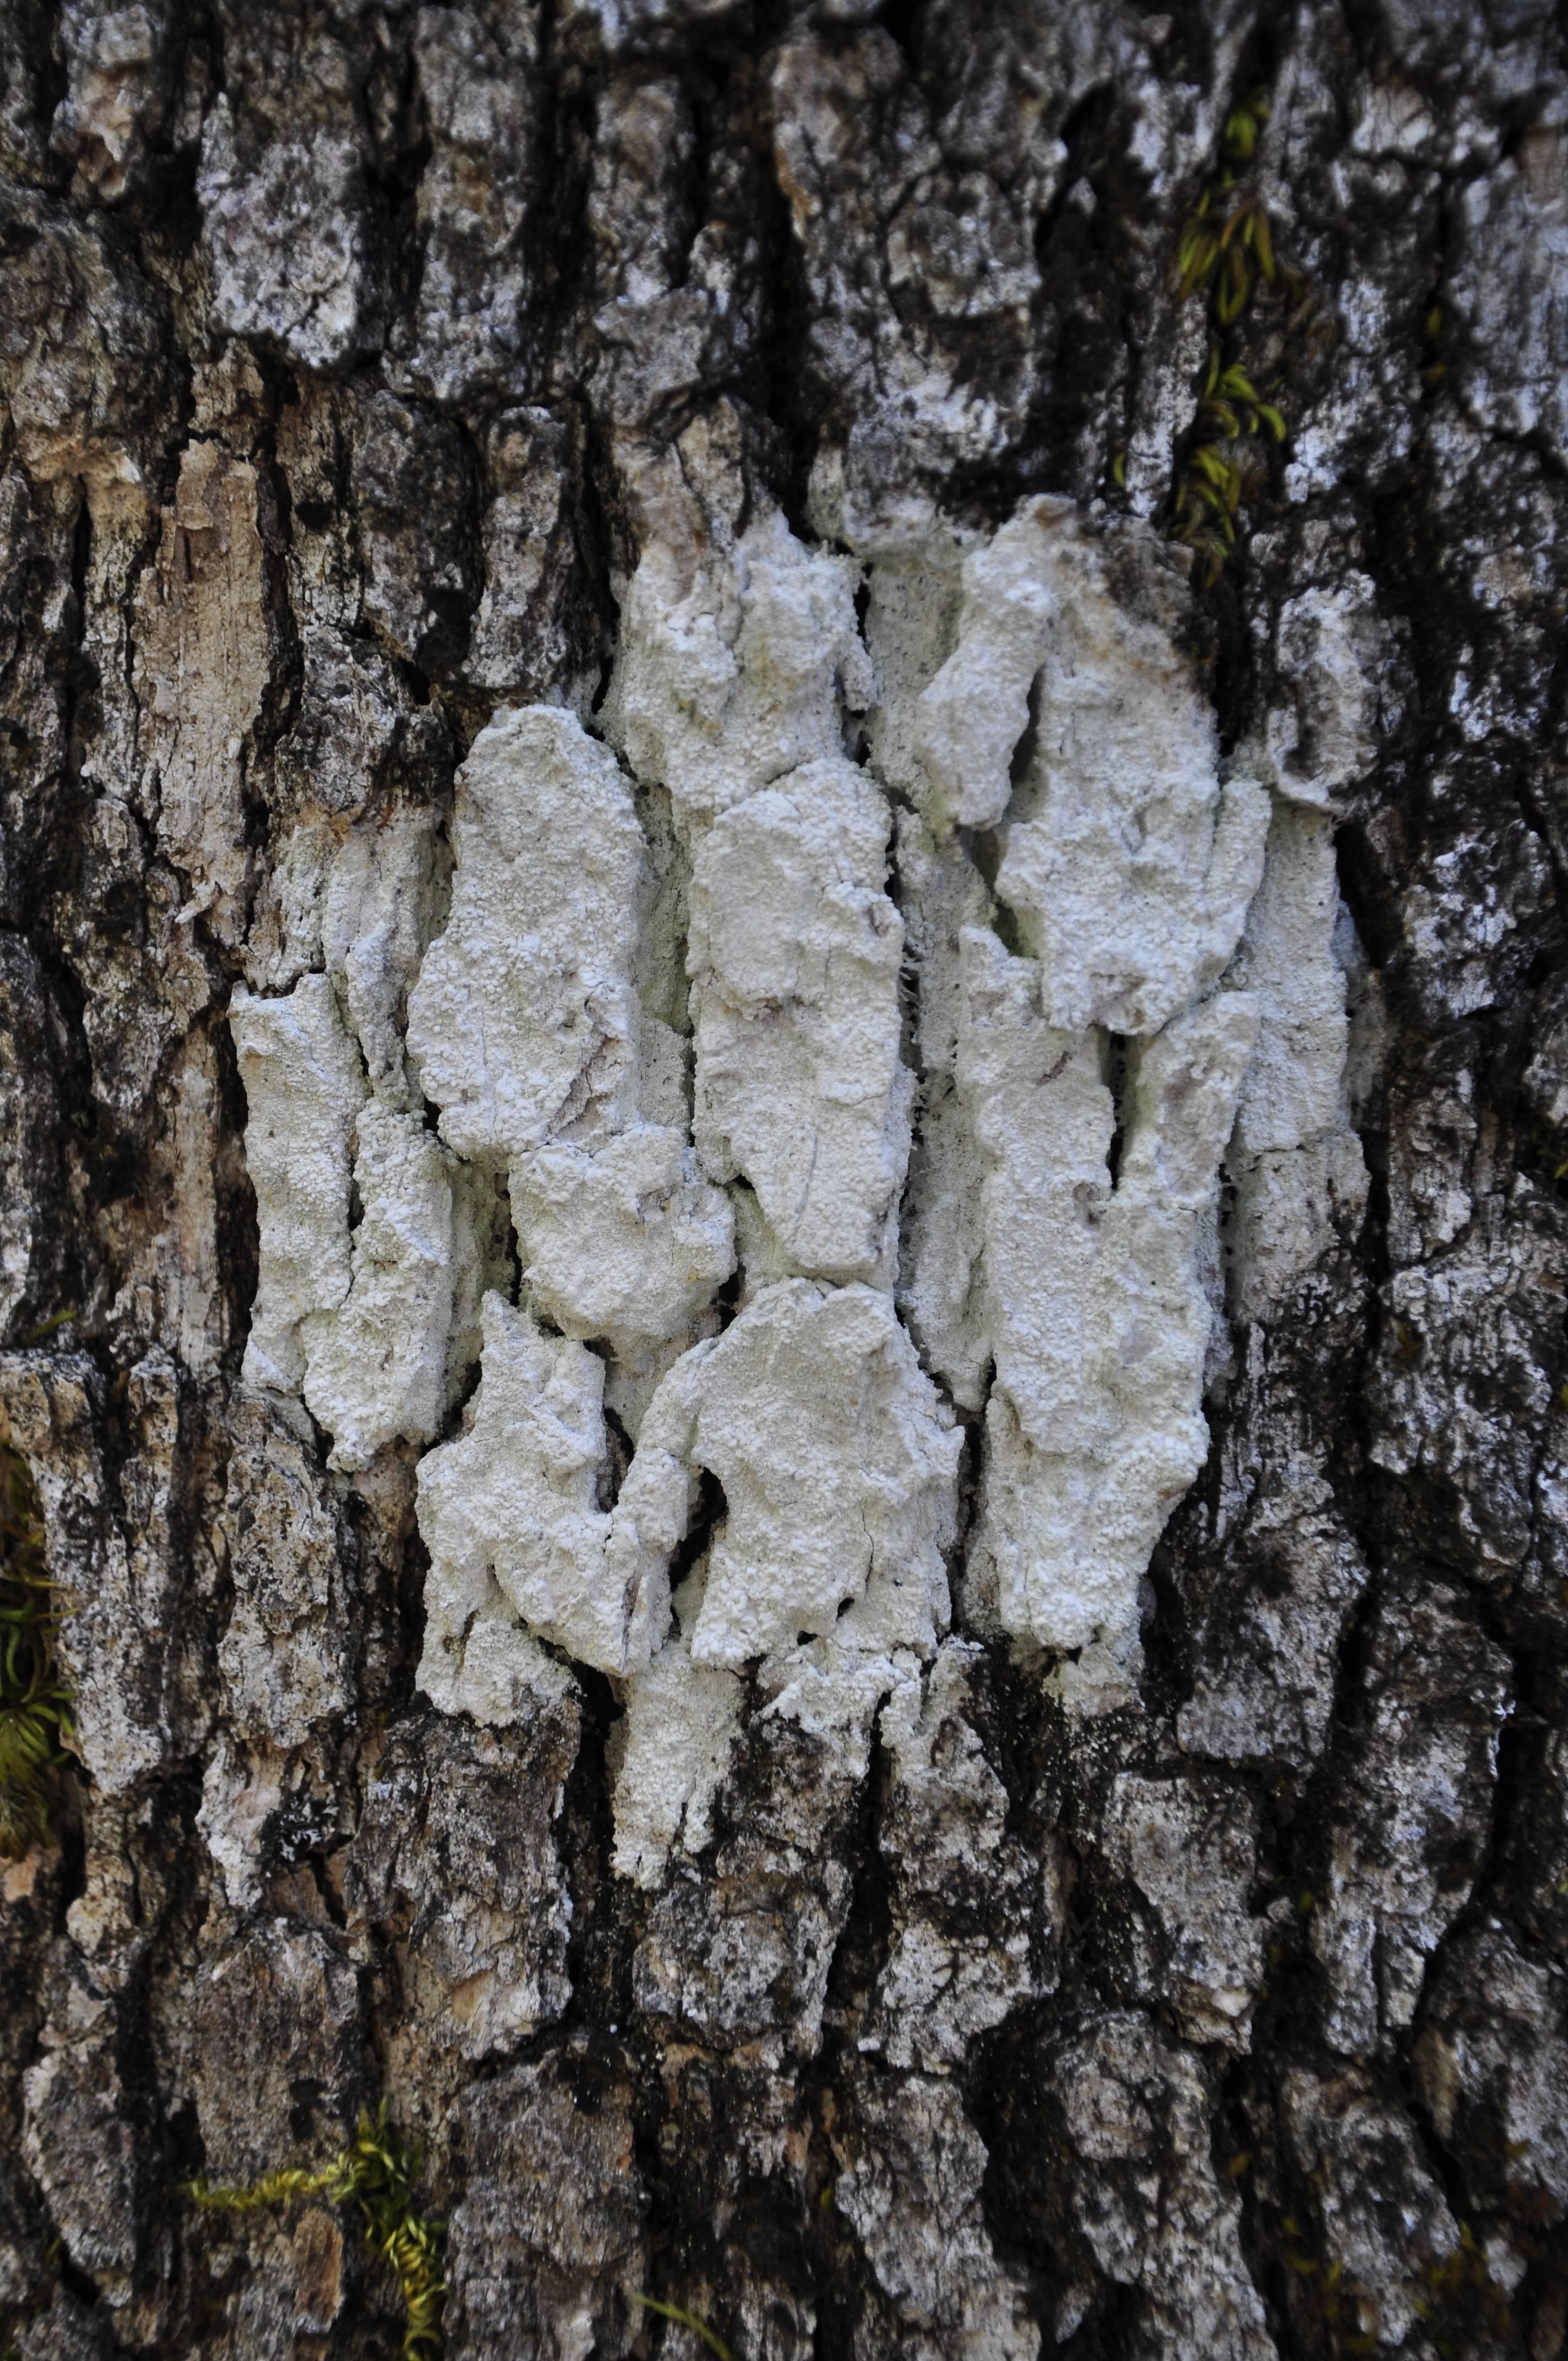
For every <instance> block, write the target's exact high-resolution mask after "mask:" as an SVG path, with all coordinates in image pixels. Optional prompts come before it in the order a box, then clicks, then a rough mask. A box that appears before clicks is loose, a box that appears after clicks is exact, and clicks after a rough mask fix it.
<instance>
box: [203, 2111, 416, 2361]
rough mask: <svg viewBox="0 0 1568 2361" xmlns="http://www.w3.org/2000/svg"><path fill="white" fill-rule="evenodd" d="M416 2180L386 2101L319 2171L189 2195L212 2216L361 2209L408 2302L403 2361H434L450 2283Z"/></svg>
mask: <svg viewBox="0 0 1568 2361" xmlns="http://www.w3.org/2000/svg"><path fill="white" fill-rule="evenodd" d="M418 2175H419V2158H418V2156H417V2154H416V2153H415V2151H414V2150H413V2149H412V2148H411V2147H410V2146H409V2144H408V2142H407V2141H406V2140H404V2139H403V2138H402V2137H401V2136H400V2135H399V2134H398V2133H397V2132H396V2131H394V2130H393V2129H392V2127H391V2125H389V2123H388V2120H387V2109H386V2103H385V2102H384V2101H383V2103H382V2104H381V2105H380V2107H379V2108H378V2110H377V2112H376V2114H374V2115H370V2114H361V2116H360V2118H359V2128H358V2130H357V2131H356V2134H355V2136H354V2139H353V2141H352V2142H351V2144H350V2145H349V2146H348V2147H345V2149H344V2150H343V2152H342V2154H341V2155H340V2156H336V2157H334V2158H333V2160H332V2162H331V2163H330V2164H328V2165H323V2166H322V2167H321V2168H320V2169H318V2170H316V2171H309V2170H307V2169H305V2168H304V2167H303V2166H301V2165H286V2166H284V2167H283V2168H282V2169H281V2170H280V2171H278V2172H269V2173H267V2174H266V2175H264V2177H263V2178H262V2179H261V2180H258V2181H255V2182H253V2183H252V2185H251V2186H250V2187H249V2188H247V2189H236V2188H225V2187H222V2186H219V2185H217V2184H214V2182H212V2181H208V2180H192V2181H191V2182H189V2183H188V2184H187V2187H186V2191H185V2193H186V2195H187V2196H188V2197H189V2198H191V2199H192V2202H193V2203H195V2204H197V2205H200V2206H203V2207H204V2208H206V2209H207V2210H208V2211H210V2212H221V2213H268V2212H271V2211H273V2210H274V2209H276V2208H277V2207H280V2206H286V2205H294V2204H298V2203H299V2202H301V2200H302V2199H303V2198H307V2197H324V2198H325V2199H326V2201H327V2202H328V2203H329V2204H331V2205H347V2204H350V2203H353V2204H355V2205H356V2206H357V2207H358V2208H359V2218H360V2222H361V2224H362V2226H363V2228H364V2232H365V2243H366V2245H367V2246H368V2247H369V2249H370V2251H371V2253H372V2254H373V2255H374V2256H375V2257H376V2258H377V2259H378V2261H379V2262H383V2263H385V2264H386V2265H387V2267H388V2268H389V2270H390V2271H391V2273H392V2276H393V2277H394V2279H396V2280H397V2282H398V2289H399V2292H400V2295H401V2297H402V2300H403V2311H404V2313H405V2315H406V2317H407V2323H408V2325H407V2328H406V2331H405V2333H404V2336H403V2341H402V2345H401V2348H400V2349H401V2352H402V2355H403V2356H404V2361H435V2356H438V2355H439V2354H440V2353H441V2351H442V2334H441V2314H442V2309H443V2306H444V2302H445V2300H446V2283H445V2281H444V2279H443V2278H442V2276H441V2225H440V2224H438V2223H436V2222H433V2221H432V2220H430V2219H429V2218H428V2217H427V2216H426V2215H424V2214H422V2213H420V2211H419V2210H418V2207H417V2205H416V2203H415V2183H416V2181H417V2180H418Z"/></svg>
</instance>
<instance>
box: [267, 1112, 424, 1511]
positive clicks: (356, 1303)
mask: <svg viewBox="0 0 1568 2361" xmlns="http://www.w3.org/2000/svg"><path fill="white" fill-rule="evenodd" d="M356 1131H357V1137H358V1149H357V1153H356V1157H355V1159H354V1179H355V1185H356V1188H357V1190H358V1191H359V1197H360V1202H361V1204H362V1206H363V1209H364V1210H363V1213H362V1215H361V1218H360V1222H359V1226H358V1228H357V1229H356V1231H355V1233H354V1270H353V1279H352V1281H351V1283H350V1286H349V1290H348V1294H347V1297H346V1299H345V1301H344V1303H343V1305H342V1306H341V1308H340V1309H339V1310H337V1311H335V1312H317V1313H313V1314H312V1315H310V1316H309V1317H307V1318H306V1319H305V1320H304V1321H303V1322H302V1323H301V1334H302V1339H303V1342H304V1346H305V1356H306V1362H307V1369H306V1376H305V1385H304V1394H305V1400H306V1402H307V1403H308V1405H309V1407H310V1410H311V1411H312V1414H313V1416H314V1417H315V1418H316V1419H317V1420H319V1422H320V1423H321V1424H322V1425H323V1426H324V1427H325V1428H326V1430H327V1432H328V1433H329V1434H331V1435H332V1437H333V1450H332V1455H331V1457H330V1459H329V1461H328V1465H329V1466H333V1467H342V1468H345V1469H350V1470H353V1469H357V1468H361V1467H367V1466H369V1464H370V1462H371V1460H372V1459H374V1457H375V1455H376V1454H377V1453H378V1451H379V1450H381V1449H382V1447H383V1446H384V1445H385V1444H389V1443H391V1442H392V1441H394V1440H395V1439H396V1438H397V1437H399V1436H402V1437H404V1438H406V1439H407V1440H408V1441H410V1442H414V1443H429V1442H430V1441H431V1440H432V1438H433V1435H434V1434H435V1433H436V1430H437V1428H438V1427H439V1426H440V1424H441V1420H442V1416H443V1413H444V1411H445V1408H446V1380H447V1337H448V1333H449V1331H450V1329H451V1325H452V1232H453V1222H452V1182H451V1179H450V1177H449V1173H448V1169H447V1167H448V1159H447V1156H446V1153H445V1151H444V1149H443V1148H442V1146H441V1143H440V1141H439V1140H437V1139H436V1138H435V1137H433V1135H432V1134H431V1133H430V1132H428V1131H427V1130H426V1129H425V1127H424V1124H423V1121H422V1118H421V1117H420V1116H419V1115H400V1114H398V1113H397V1112H396V1111H395V1110H394V1109H393V1108H391V1107H388V1106H385V1105H383V1104H381V1103H380V1102H379V1101H378V1100H373V1101H372V1102H371V1104H369V1105H368V1106H366V1107H363V1108H361V1110H360V1114H359V1119H358V1123H357V1126H356Z"/></svg>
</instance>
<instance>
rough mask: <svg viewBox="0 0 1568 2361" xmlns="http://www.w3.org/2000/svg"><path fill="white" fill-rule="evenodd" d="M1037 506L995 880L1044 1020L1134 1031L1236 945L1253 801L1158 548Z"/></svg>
mask: <svg viewBox="0 0 1568 2361" xmlns="http://www.w3.org/2000/svg"><path fill="white" fill-rule="evenodd" d="M1041 505H1042V504H1036V508H1035V509H1034V510H1032V511H1027V512H1026V516H1027V518H1028V521H1029V522H1030V524H1031V525H1032V527H1033V529H1034V530H1035V531H1036V533H1037V534H1038V535H1039V537H1040V538H1041V539H1042V540H1043V542H1044V544H1045V548H1044V550H1043V551H1041V552H1040V553H1039V555H1038V556H1037V558H1036V564H1037V565H1043V566H1044V568H1045V570H1046V575H1047V581H1048V582H1049V584H1050V588H1051V613H1050V617H1049V624H1048V628H1047V629H1046V630H1045V631H1042V632H1041V634H1040V637H1039V640H1038V642H1037V643H1036V657H1037V670H1036V675H1035V679H1034V696H1035V700H1036V714H1037V720H1036V737H1035V743H1034V749H1033V753H1032V756H1031V758H1030V760H1029V763H1028V765H1027V768H1026V770H1025V774H1024V777H1023V779H1022V780H1021V782H1020V784H1019V787H1018V792H1017V794H1016V796H1015V797H1014V802H1013V805H1012V808H1011V813H1010V816H1009V818H1008V822H1007V826H1006V828H1005V830H1004V832H1003V843H1004V847H1005V849H1004V851H1003V859H1002V865H1001V868H1000V869H999V871H998V873H997V879H996V890H997V893H998V895H999V896H1000V897H1001V899H1002V900H1003V902H1005V903H1006V904H1007V906H1008V907H1009V908H1010V909H1011V910H1012V912H1013V914H1014V918H1015V919H1016V921H1017V925H1018V932H1019V936H1020V939H1021V940H1022V943H1023V946H1024V949H1025V950H1026V951H1027V952H1029V954H1030V955H1031V956H1032V957H1034V958H1036V959H1037V960H1038V961H1039V962H1040V994H1041V1005H1042V1007H1043V1008H1044V1010H1045V1013H1046V1016H1047V1018H1048V1019H1049V1020H1050V1022H1051V1023H1052V1024H1053V1025H1058V1026H1062V1027H1068V1028H1070V1029H1073V1030H1077V1029H1079V1028H1080V1027H1084V1026H1087V1025H1102V1026H1105V1027H1107V1028H1108V1029H1109V1030H1110V1031H1112V1032H1113V1033H1123V1034H1136V1035H1147V1034H1151V1033H1154V1032H1157V1030H1158V1028H1159V1027H1161V1026H1162V1025H1165V1024H1167V1023H1168V1022H1169V1020H1170V1019H1171V1018H1172V1017H1173V1016H1179V1014H1180V1012H1181V1011H1182V1010H1183V1009H1184V1008H1187V1007H1190V1005H1191V1004H1192V1002H1193V1001H1194V1000H1196V999H1197V998H1199V997H1200V995H1201V994H1203V993H1205V992H1208V991H1209V990H1211V989H1212V986H1213V985H1214V983H1216V982H1217V981H1218V979H1219V976H1220V974H1221V972H1222V970H1223V967H1224V965H1225V962H1226V961H1227V960H1228V959H1229V958H1230V956H1231V953H1232V951H1233V950H1234V948H1235V944H1236V939H1237V937H1238V936H1239V935H1240V933H1241V930H1242V925H1243V922H1244V920H1245V917H1246V910H1247V904H1248V903H1249V902H1250V900H1251V899H1252V896H1253V895H1254V894H1255V891H1256V889H1257V882H1258V879H1259V877H1260V875H1261V874H1262V871H1263V854H1264V840H1265V838H1266V834H1267V830H1268V814H1269V802H1268V797H1267V796H1266V794H1265V792H1264V791H1263V789H1262V788H1260V787H1258V786H1256V785H1255V784H1254V783H1253V782H1252V781H1250V780H1247V779H1243V778H1233V779H1232V780H1230V781H1229V782H1228V784H1226V785H1221V781H1220V775H1219V745H1218V737H1217V732H1216V729H1215V722H1214V714H1213V708H1212V705H1211V704H1210V702H1209V699H1208V697H1207V696H1206V695H1205V694H1204V691H1203V686H1202V683H1201V678H1200V676H1199V673H1198V668H1197V666H1196V664H1194V663H1193V661H1192V659H1191V658H1190V656H1189V655H1187V654H1186V653H1184V652H1183V650H1182V649H1181V648H1180V647H1179V644H1178V642H1177V640H1176V637H1175V634H1174V631H1173V629H1172V622H1173V620H1174V616H1173V609H1174V607H1175V598H1174V595H1173V593H1174V589H1175V586H1174V584H1173V582H1172V581H1171V578H1170V577H1169V574H1168V564H1169V560H1168V554H1167V553H1166V552H1165V551H1164V550H1162V549H1160V547H1159V545H1158V544H1157V543H1156V542H1155V541H1154V538H1153V536H1152V534H1151V535H1143V536H1132V535H1129V536H1128V537H1127V538H1126V540H1125V542H1124V543H1123V542H1116V541H1112V542H1109V543H1106V544H1100V543H1096V542H1094V541H1092V540H1091V539H1089V538H1088V537H1087V536H1086V535H1084V534H1082V533H1079V532H1078V531H1076V530H1075V529H1073V528H1072V526H1071V525H1070V524H1069V522H1068V520H1067V519H1065V518H1062V517H1060V516H1059V515H1052V514H1050V513H1049V512H1048V511H1047V513H1045V514H1042V513H1041ZM1024 526H1025V518H1020V519H1019V520H1018V521H1017V522H1015V523H1014V525H1012V526H1009V527H1008V528H1006V532H1007V533H1020V532H1022V530H1023V529H1024ZM1003 538H1004V535H1003V534H998V536H997V545H999V544H1001V542H1002V541H1003ZM1118 594H1120V595H1118ZM1018 604H1019V601H1018V599H1017V598H1016V596H1015V597H1014V608H1016V607H1017V606H1018ZM1011 628H1012V629H1013V630H1014V632H1021V631H1022V626H1021V624H1019V623H1018V622H1017V621H1016V620H1014V622H1013V623H1012V626H1011ZM962 648H963V642H961V641H960V642H959V653H960V654H961V653H962Z"/></svg>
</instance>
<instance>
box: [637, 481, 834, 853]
mask: <svg viewBox="0 0 1568 2361" xmlns="http://www.w3.org/2000/svg"><path fill="white" fill-rule="evenodd" d="M858 571H859V569H858V567H857V566H855V565H854V563H853V562H852V561H851V560H850V559H846V558H842V557H834V556H831V555H828V553H827V552H826V551H821V550H811V549H807V548H806V544H804V543H803V542H801V541H798V540H796V538H795V534H794V533H791V531H790V529H789V527H788V525H787V524H786V523H785V522H784V518H783V517H782V516H781V515H779V513H778V512H777V511H776V510H775V511H770V512H768V513H765V514H762V515H760V516H758V517H756V518H755V519H754V520H753V521H752V522H751V524H750V525H748V527H747V528H746V531H745V532H744V533H741V534H740V538H739V539H738V540H737V541H736V542H735V543H734V544H733V546H732V547H731V548H729V549H728V550H726V549H723V548H721V547H718V546H717V545H715V544H703V545H702V546H701V547H697V546H696V545H695V544H693V543H691V542H685V541H683V542H681V543H678V544H677V543H676V542H674V540H667V541H666V540H655V541H653V542H652V543H651V544H650V545H649V547H648V548H647V550H646V551H645V552H644V553H643V555H642V558H641V563H640V565H639V566H638V568H637V571H636V573H635V574H634V575H633V576H632V577H631V581H630V586H629V587H628V589H627V594H626V598H625V600H624V602H623V604H622V608H621V617H620V645H619V647H618V649H617V653H616V663H615V671H614V674H613V675H612V677H611V681H610V687H609V697H607V699H606V701H605V709H604V716H603V719H604V723H605V728H606V730H607V733H608V735H609V739H610V741H611V742H612V743H613V744H614V745H616V746H619V747H620V751H621V752H622V753H623V754H624V755H625V756H626V759H627V761H628V762H629V763H630V764H631V766H632V768H633V770H634V771H635V772H636V773H637V774H638V776H639V778H641V779H644V780H650V781H657V782H660V783H662V784H663V785H665V786H667V787H668V789H669V791H670V794H671V796H673V797H674V803H675V807H676V810H677V811H678V812H679V813H681V814H682V815H683V816H684V817H685V818H687V819H688V820H690V819H692V818H697V819H701V818H707V817H710V816H711V815H713V814H714V813H717V812H722V811H727V810H728V809H729V807H730V805H731V804H735V803H740V802H741V801H743V800H744V798H745V797H746V796H749V795H751V794H752V793H754V791H755V790H756V789H757V788H759V787H764V786H766V785H769V784H770V782H771V781H773V780H774V779H777V778H782V777H783V776H784V773H785V772H787V771H793V770H795V768H796V767H797V766H798V765H799V764H800V763H810V762H814V761H817V760H819V759H820V758H821V757H822V756H823V755H828V754H838V753H839V752H841V751H842V747H843V736H842V722H841V717H840V703H839V699H840V693H841V691H843V690H844V689H846V688H847V689H848V692H849V696H850V702H851V704H859V705H863V704H864V702H865V697H866V690H867V685H868V675H867V670H866V663H865V651H864V649H863V648H862V646H861V639H860V634H859V631H858V630H857V628H856V623H855V608H854V592H855V581H856V576H857V574H858Z"/></svg>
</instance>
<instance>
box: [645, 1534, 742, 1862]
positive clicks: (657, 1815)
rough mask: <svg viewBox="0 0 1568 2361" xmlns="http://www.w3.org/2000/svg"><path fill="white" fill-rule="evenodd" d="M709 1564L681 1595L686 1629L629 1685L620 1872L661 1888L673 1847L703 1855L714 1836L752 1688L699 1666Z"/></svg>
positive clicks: (679, 1623)
mask: <svg viewBox="0 0 1568 2361" xmlns="http://www.w3.org/2000/svg"><path fill="white" fill-rule="evenodd" d="M706 1576H707V1568H706V1565H704V1566H700V1567H696V1568H694V1569H693V1571H692V1573H691V1574H689V1575H688V1576H687V1577H686V1579H685V1582H684V1583H683V1584H682V1585H681V1587H680V1589H679V1590H678V1591H677V1592H676V1594H675V1599H674V1609H675V1616H676V1629H675V1630H674V1631H673V1632H672V1633H671V1635H670V1639H669V1642H668V1644H667V1646H665V1647H663V1648H662V1649H661V1650H660V1651H659V1653H658V1654H657V1655H656V1656H655V1657H654V1659H653V1661H652V1664H650V1665H649V1667H648V1669H647V1671H646V1672H645V1673H643V1674H641V1675H639V1677H638V1678H637V1679H635V1680H632V1681H630V1682H629V1683H628V1684H627V1691H626V1719H625V1721H624V1724H623V1725H622V1733H621V1737H620V1751H619V1759H618V1760H617V1761H616V1763H615V1766H614V1767H615V1854H614V1861H615V1867H616V1869H617V1870H618V1872H620V1875H621V1876H622V1877H630V1878H631V1879H632V1880H633V1881H634V1883H637V1884H638V1885H641V1886H644V1887H649V1888H652V1887H653V1886H656V1885H658V1884H659V1883H660V1881H661V1880H662V1878H663V1874H664V1869H665V1865H666V1863H667V1862H668V1860H669V1857H670V1853H671V1851H672V1850H673V1849H674V1847H675V1846H676V1844H679V1846H680V1848H681V1850H683V1851H684V1852H687V1853H700V1852H702V1851H703V1850H705V1849H706V1848H707V1845H708V1844H710V1843H711V1841H712V1838H713V1799H714V1795H715V1793H716V1791H717V1789H718V1783H719V1781H720V1780H721V1779H722V1777H723V1776H724V1772H725V1768H726V1766H727V1764H728V1763H729V1751H730V1747H731V1745H732V1743H733V1741H734V1739H735V1734H736V1732H737V1730H739V1729H740V1719H741V1714H742V1710H743V1708H744V1706H745V1702H746V1685H745V1683H744V1682H743V1681H742V1680H741V1679H740V1676H739V1675H738V1674H735V1673H727V1672H723V1671H716V1670H714V1669H712V1668H711V1667H707V1666H703V1665H697V1664H693V1663H692V1660H691V1626H692V1624H693V1622H694V1621H695V1620H696V1615H697V1612H698V1610H699V1609H700V1607H701V1604H702V1594H703V1586H704V1582H705V1579H706Z"/></svg>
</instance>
